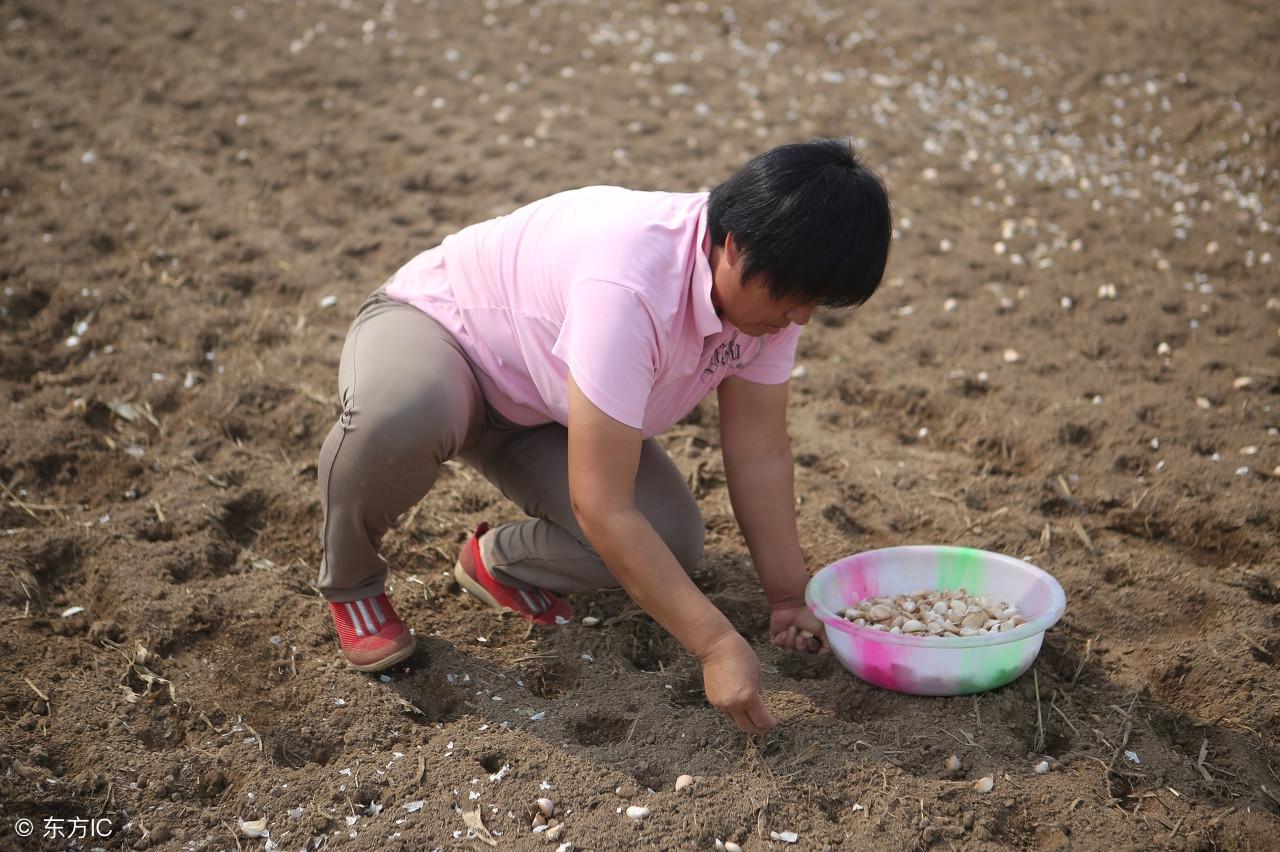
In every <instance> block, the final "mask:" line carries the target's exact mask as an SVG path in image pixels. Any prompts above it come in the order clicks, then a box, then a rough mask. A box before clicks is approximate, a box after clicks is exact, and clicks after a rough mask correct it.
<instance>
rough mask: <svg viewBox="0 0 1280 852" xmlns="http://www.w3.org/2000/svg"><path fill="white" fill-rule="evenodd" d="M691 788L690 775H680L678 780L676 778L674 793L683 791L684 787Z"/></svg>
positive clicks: (691, 778)
mask: <svg viewBox="0 0 1280 852" xmlns="http://www.w3.org/2000/svg"><path fill="white" fill-rule="evenodd" d="M691 786H693V776H692V775H681V776H680V777H679V778H677V779H676V791H677V792H678V791H680V790H683V789H684V788H686V787H691Z"/></svg>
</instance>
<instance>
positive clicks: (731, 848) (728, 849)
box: [724, 840, 742, 852]
mask: <svg viewBox="0 0 1280 852" xmlns="http://www.w3.org/2000/svg"><path fill="white" fill-rule="evenodd" d="M724 852H742V847H741V846H739V845H738V844H736V843H734V842H733V841H732V840H726V841H725V842H724Z"/></svg>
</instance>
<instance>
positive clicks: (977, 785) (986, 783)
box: [973, 775, 996, 793]
mask: <svg viewBox="0 0 1280 852" xmlns="http://www.w3.org/2000/svg"><path fill="white" fill-rule="evenodd" d="M994 786H996V780H995V779H994V778H992V777H991V776H990V775H987V776H985V777H983V778H979V779H978V780H977V781H974V782H973V789H975V790H977V791H978V792H979V793H990V792H991V788H992V787H994Z"/></svg>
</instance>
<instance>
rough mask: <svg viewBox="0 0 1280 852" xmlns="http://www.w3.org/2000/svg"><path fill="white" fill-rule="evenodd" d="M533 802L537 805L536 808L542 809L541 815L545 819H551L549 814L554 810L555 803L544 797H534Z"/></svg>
mask: <svg viewBox="0 0 1280 852" xmlns="http://www.w3.org/2000/svg"><path fill="white" fill-rule="evenodd" d="M534 803H535V804H536V805H537V806H538V810H540V811H542V815H543V816H544V817H546V818H547V819H551V815H552V814H554V813H555V812H556V803H555V802H553V801H551V800H550V799H548V798H546V797H543V798H540V799H535V800H534Z"/></svg>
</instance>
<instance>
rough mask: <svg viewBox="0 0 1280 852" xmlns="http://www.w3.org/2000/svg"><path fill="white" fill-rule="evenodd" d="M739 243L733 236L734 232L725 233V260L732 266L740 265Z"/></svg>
mask: <svg viewBox="0 0 1280 852" xmlns="http://www.w3.org/2000/svg"><path fill="white" fill-rule="evenodd" d="M738 254H739V252H738V243H737V241H736V240H734V238H733V232H732V231H730V232H729V233H727V234H725V235H724V260H725V263H727V264H728V265H729V266H730V267H735V266H737V265H738Z"/></svg>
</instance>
